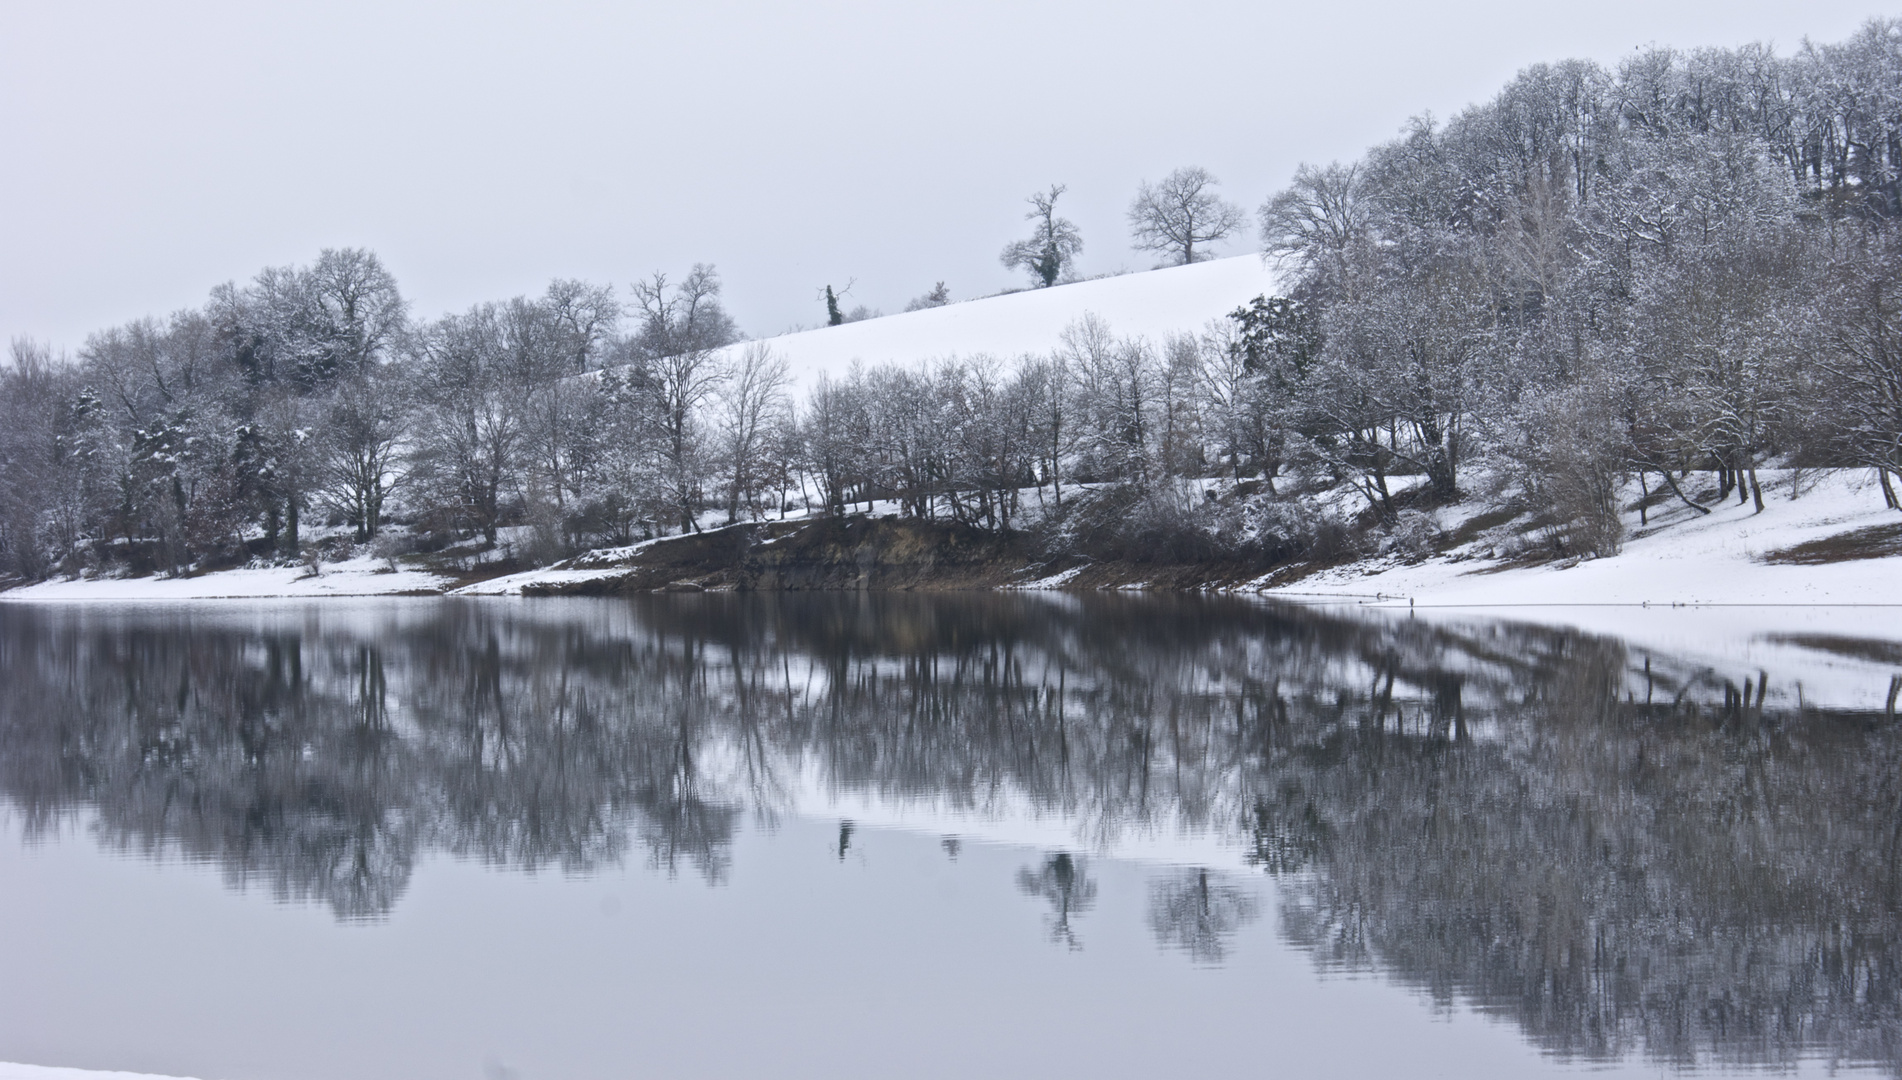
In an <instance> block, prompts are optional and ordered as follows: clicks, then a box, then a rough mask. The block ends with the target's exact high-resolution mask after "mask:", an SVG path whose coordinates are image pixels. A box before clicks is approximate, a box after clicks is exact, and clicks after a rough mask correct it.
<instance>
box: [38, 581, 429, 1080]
mask: <svg viewBox="0 0 1902 1080" xmlns="http://www.w3.org/2000/svg"><path fill="white" fill-rule="evenodd" d="M447 581H448V579H447V578H443V577H440V576H438V575H436V574H431V573H428V572H426V571H422V570H414V569H407V568H406V569H399V570H395V571H392V570H390V568H389V565H388V564H387V563H385V562H383V561H382V560H380V559H371V558H359V559H350V560H348V561H345V562H335V563H325V564H323V567H322V570H321V572H320V573H318V574H316V575H314V576H313V575H312V574H311V572H310V568H309V567H306V566H269V567H259V568H245V569H239V570H219V571H215V572H213V573H209V574H199V575H197V576H196V577H157V576H154V577H139V578H74V579H67V580H58V579H55V580H52V581H42V582H40V583H38V584H36V585H28V586H25V587H24V588H19V589H12V590H9V591H7V592H0V600H223V599H263V598H267V597H280V596H302V597H308V596H385V595H390V594H393V593H411V592H440V591H442V589H443V587H444V585H445V584H446V583H447ZM0 1080H6V1078H5V1077H4V1076H0Z"/></svg>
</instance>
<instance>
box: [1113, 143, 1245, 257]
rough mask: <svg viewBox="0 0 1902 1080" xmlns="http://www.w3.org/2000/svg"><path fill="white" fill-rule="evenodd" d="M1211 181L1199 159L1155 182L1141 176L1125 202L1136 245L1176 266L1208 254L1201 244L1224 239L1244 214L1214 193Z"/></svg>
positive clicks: (1211, 254)
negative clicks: (1137, 185) (1130, 196)
mask: <svg viewBox="0 0 1902 1080" xmlns="http://www.w3.org/2000/svg"><path fill="white" fill-rule="evenodd" d="M1216 183H1217V181H1216V179H1215V177H1213V176H1210V175H1209V171H1208V170H1207V169H1204V168H1202V167H1201V166H1199V165H1191V166H1188V167H1186V168H1181V169H1177V170H1176V171H1175V172H1172V173H1170V174H1169V175H1168V176H1165V177H1163V179H1162V182H1161V183H1159V184H1153V185H1152V184H1150V183H1149V182H1148V181H1144V182H1143V184H1142V186H1140V187H1138V188H1137V189H1136V199H1135V201H1134V202H1132V203H1130V204H1129V228H1130V232H1131V234H1132V235H1133V237H1134V240H1135V244H1136V247H1137V248H1138V249H1140V250H1143V251H1154V252H1157V253H1159V254H1161V255H1163V256H1165V257H1166V258H1167V259H1168V260H1169V262H1171V263H1173V264H1175V265H1178V266H1181V265H1187V264H1189V263H1192V262H1201V261H1202V260H1204V259H1211V258H1214V257H1215V256H1214V253H1213V252H1211V251H1208V250H1207V246H1208V245H1210V244H1215V243H1218V242H1220V241H1222V240H1225V239H1227V238H1228V237H1229V236H1230V235H1231V234H1233V233H1234V232H1235V230H1237V229H1239V228H1241V226H1242V222H1243V221H1244V220H1246V216H1245V215H1244V214H1243V213H1242V208H1241V207H1239V206H1236V205H1235V204H1234V203H1232V202H1229V201H1228V200H1226V199H1223V198H1222V197H1221V196H1219V195H1217V194H1216V193H1215V186H1216ZM1198 247H1200V248H1202V250H1197V248H1198Z"/></svg>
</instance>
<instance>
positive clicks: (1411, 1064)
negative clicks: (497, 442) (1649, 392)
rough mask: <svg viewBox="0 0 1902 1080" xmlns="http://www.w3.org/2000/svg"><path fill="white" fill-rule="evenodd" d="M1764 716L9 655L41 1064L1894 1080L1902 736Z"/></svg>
mask: <svg viewBox="0 0 1902 1080" xmlns="http://www.w3.org/2000/svg"><path fill="white" fill-rule="evenodd" d="M1774 675H1775V673H1768V674H1767V675H1766V678H1774ZM1762 685H1763V684H1762V683H1759V688H1758V690H1757V694H1756V697H1754V698H1753V696H1752V692H1751V688H1750V687H1749V685H1748V684H1747V683H1746V684H1744V685H1743V686H1742V687H1741V688H1740V687H1739V686H1737V685H1733V684H1731V683H1728V682H1726V681H1724V680H1723V679H1721V678H1719V677H1716V676H1714V675H1713V674H1712V673H1710V672H1707V671H1703V670H1700V669H1697V668H1695V667H1693V666H1690V665H1688V664H1674V663H1673V661H1672V659H1671V658H1670V657H1667V656H1658V655H1655V654H1646V655H1644V656H1642V657H1640V656H1639V655H1638V653H1637V652H1635V651H1634V650H1631V649H1628V648H1626V647H1625V646H1624V645H1623V644H1621V643H1620V642H1618V641H1616V640H1611V639H1605V638H1597V637H1591V636H1586V635H1582V634H1577V633H1571V632H1563V631H1554V630H1545V629H1537V628H1531V627H1525V626H1515V625H1511V624H1497V625H1490V626H1483V627H1479V628H1474V627H1471V626H1469V627H1467V628H1465V629H1463V630H1457V631H1456V630H1449V629H1444V628H1434V627H1432V626H1428V625H1425V624H1424V623H1421V622H1414V621H1410V620H1401V621H1379V620H1372V619H1366V618H1354V617H1348V616H1344V615H1339V614H1328V613H1323V612H1315V611H1302V610H1280V609H1268V608H1263V607H1260V606H1255V605H1244V604H1240V603H1224V602H1214V601H1209V602H1201V601H1187V600H1161V599H1130V600H1120V599H1116V598H1101V599H1089V600H1079V599H1076V598H1067V597H1066V598H1041V597H1031V598H1013V597H990V596H970V597H918V596H902V595H901V596H873V597H856V596H788V597H735V596H724V597H721V596H694V597H672V596H668V597H654V598H649V599H642V600H632V601H625V602H620V601H615V602H609V601H586V602H557V601H542V602H526V603H518V602H509V601H493V602H482V601H468V602H459V601H448V600H445V601H434V600H400V601H378V602H364V603H353V602H346V601H324V602H319V603H310V604H295V603H293V604H285V603H276V604H272V605H268V606H266V605H255V606H254V605H245V604H236V603H228V602H220V603H211V604H200V605H175V606H158V605H154V606H143V607H137V606H135V607H119V608H110V609H106V608H96V607H37V606H28V605H0V805H3V806H4V807H5V809H4V811H0V824H3V825H4V833H5V839H4V840H3V841H0V882H3V883H4V885H3V886H0V1061H22V1062H32V1063H38V1064H46V1065H74V1066H81V1067H86V1068H99V1069H107V1068H110V1069H128V1070H138V1071H149V1072H162V1073H173V1074H180V1075H190V1076H199V1077H205V1078H207V1080H211V1078H227V1080H264V1078H279V1077H284V1078H305V1077H311V1078H315V1077H341V1076H351V1077H471V1078H490V1080H498V1078H503V1077H517V1078H520V1080H536V1078H541V1077H620V1076H643V1075H653V1076H697V1075H704V1076H741V1075H757V1076H766V1075H779V1076H972V1075H988V1076H1017V1075H1025V1076H1028V1075H1065V1076H1071V1075H1075V1076H1085V1075H1100V1076H1134V1075H1144V1076H1150V1075H1174V1074H1183V1073H1196V1072H1208V1071H1219V1072H1221V1073H1223V1074H1237V1075H1257V1074H1259V1075H1302V1076H1368V1075H1409V1076H1423V1075H1449V1076H1451V1075H1459V1076H1475V1075H1477V1076H1516V1075H1525V1074H1529V1073H1537V1072H1541V1071H1570V1070H1587V1069H1591V1070H1603V1069H1610V1070H1613V1071H1619V1072H1627V1071H1628V1072H1631V1073H1633V1074H1641V1075H1658V1074H1659V1073H1661V1072H1662V1073H1674V1072H1678V1071H1695V1072H1702V1073H1719V1074H1722V1073H1730V1072H1743V1071H1757V1070H1763V1069H1770V1070H1774V1071H1798V1072H1805V1073H1810V1072H1814V1073H1817V1074H1822V1073H1824V1072H1828V1071H1832V1070H1833V1071H1836V1072H1849V1071H1857V1070H1862V1069H1867V1070H1869V1071H1871V1072H1873V1073H1875V1074H1878V1075H1895V1074H1897V1073H1898V1072H1902V1068H1899V1063H1902V870H1899V866H1902V864H1899V861H1898V860H1899V858H1902V775H1899V774H1898V767H1899V766H1902V731H1899V730H1898V728H1897V727H1896V725H1895V720H1894V718H1893V717H1890V716H1887V715H1885V714H1884V713H1881V712H1850V711H1841V710H1836V711H1832V710H1828V709H1818V708H1814V707H1809V708H1804V709H1802V710H1795V709H1788V708H1778V707H1777V706H1776V705H1774V704H1771V705H1767V706H1766V705H1765V704H1764V703H1763V700H1762V691H1761V687H1762Z"/></svg>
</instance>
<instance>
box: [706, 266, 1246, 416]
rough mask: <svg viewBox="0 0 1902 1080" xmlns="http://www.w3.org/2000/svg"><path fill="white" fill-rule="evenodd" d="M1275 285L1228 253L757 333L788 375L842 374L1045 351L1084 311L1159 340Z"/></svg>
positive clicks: (802, 379) (805, 379) (807, 379)
mask: <svg viewBox="0 0 1902 1080" xmlns="http://www.w3.org/2000/svg"><path fill="white" fill-rule="evenodd" d="M1278 287H1279V286H1278V282H1277V277H1276V275H1275V272H1274V271H1273V270H1272V269H1271V268H1270V267H1268V266H1267V265H1265V264H1264V262H1263V260H1262V257H1261V256H1260V255H1237V256H1235V257H1233V258H1227V259H1213V260H1210V261H1209V262H1203V263H1196V264H1194V265H1192V266H1172V267H1168V268H1166V269H1162V270H1149V271H1145V272H1143V273H1138V274H1123V275H1121V276H1118V277H1109V278H1098V279H1096V280H1093V281H1079V282H1075V283H1073V284H1069V285H1058V286H1055V287H1053V288H1048V289H1027V290H1025V291H1023V292H1017V293H1009V294H1007V295H1004V296H993V297H986V298H984V299H981V300H969V301H965V302H963V303H957V304H947V305H945V306H944V307H937V308H927V309H925V310H923V311H908V312H905V313H904V314H901V315H887V316H884V317H882V318H877V319H867V320H865V321H863V322H855V323H846V324H845V325H843V326H827V327H822V328H820V329H818V330H805V331H801V332H799V333H794V334H783V335H781V336H779V337H775V338H768V339H766V343H767V344H769V345H771V346H772V348H773V350H774V352H776V353H777V354H779V355H780V356H783V357H785V358H786V361H787V364H788V366H789V368H790V369H791V372H792V375H793V378H794V379H795V380H796V381H798V382H799V383H800V384H802V385H805V386H809V385H810V384H811V382H812V381H813V380H814V379H816V378H817V377H818V376H820V375H828V376H833V377H837V376H841V375H844V374H845V373H846V372H847V371H848V370H850V368H851V366H852V364H853V363H854V362H855V361H862V362H864V363H866V364H878V363H896V364H904V365H910V364H915V363H919V362H922V361H928V360H935V359H940V358H943V357H950V356H980V355H983V356H994V357H997V358H998V359H1002V360H1009V359H1013V358H1015V357H1018V356H1021V355H1024V354H1026V353H1043V352H1049V351H1050V350H1052V349H1054V348H1056V346H1057V345H1058V343H1059V339H1060V338H1061V337H1062V335H1063V331H1064V329H1065V328H1066V327H1068V326H1070V325H1071V324H1072V323H1074V322H1076V321H1078V320H1079V319H1081V318H1083V316H1084V315H1087V314H1094V315H1097V316H1099V317H1101V318H1102V319H1103V320H1104V321H1105V322H1107V323H1108V324H1109V328H1110V330H1111V331H1112V332H1113V333H1115V334H1118V335H1120V336H1124V337H1146V338H1149V339H1150V340H1152V341H1158V342H1159V341H1160V340H1161V339H1162V338H1164V337H1167V336H1168V335H1170V334H1179V333H1193V332H1197V331H1200V330H1201V329H1202V327H1203V326H1204V325H1205V324H1207V323H1208V321H1209V320H1211V319H1219V318H1222V317H1223V316H1225V315H1227V314H1228V313H1229V312H1231V311H1233V310H1235V309H1236V308H1238V307H1241V306H1242V305H1244V304H1246V303H1248V301H1250V300H1253V299H1254V298H1255V297H1257V296H1260V295H1262V294H1264V293H1266V294H1269V295H1273V294H1274V293H1275V292H1276V291H1277V290H1278ZM734 348H735V350H737V349H739V348H743V346H735V347H734Z"/></svg>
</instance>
